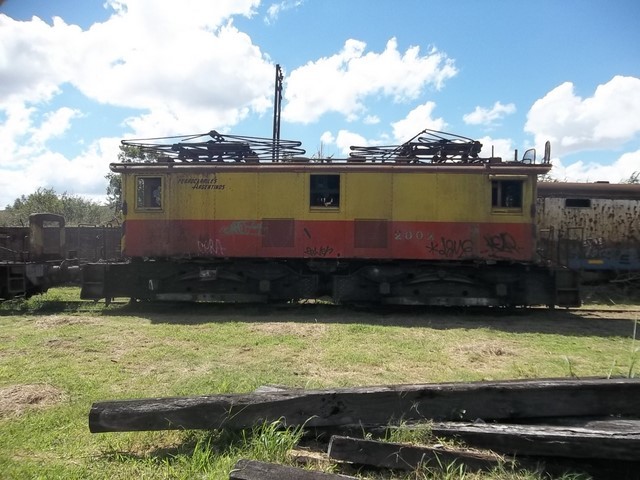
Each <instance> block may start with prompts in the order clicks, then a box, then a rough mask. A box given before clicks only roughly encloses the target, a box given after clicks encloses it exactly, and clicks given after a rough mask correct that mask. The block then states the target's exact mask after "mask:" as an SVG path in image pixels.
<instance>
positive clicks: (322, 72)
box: [282, 38, 457, 123]
mask: <svg viewBox="0 0 640 480" xmlns="http://www.w3.org/2000/svg"><path fill="white" fill-rule="evenodd" d="M380 72H385V74H384V75H380ZM456 73H457V70H456V68H455V66H454V63H453V61H452V60H451V59H449V58H448V57H447V56H446V55H445V54H443V53H441V52H438V51H437V50H435V49H432V50H431V51H429V52H428V53H427V54H425V55H421V54H420V48H419V47H410V48H408V49H407V51H406V52H404V53H403V54H402V53H401V52H399V51H398V42H397V41H396V39H395V38H392V39H391V40H389V41H388V42H387V45H386V47H385V49H384V51H383V52H381V53H375V52H368V53H367V52H366V43H364V42H361V41H358V40H353V39H350V40H347V41H346V42H345V44H344V47H343V48H342V50H341V51H340V52H338V53H337V54H335V55H332V56H330V57H324V58H321V59H319V60H317V61H315V62H309V63H307V64H306V65H303V66H302V67H300V68H297V69H295V70H293V71H292V72H291V74H290V76H289V78H288V79H287V81H286V105H285V107H284V109H283V112H282V116H283V118H284V119H285V120H287V121H290V122H300V123H312V122H315V121H316V120H318V119H319V118H320V117H321V116H322V115H324V114H327V113H330V112H337V113H339V114H341V115H343V116H344V117H345V118H347V120H349V121H354V120H356V119H358V118H360V117H361V116H362V115H366V114H367V113H366V107H365V105H364V100H365V99H366V98H367V97H370V96H372V95H384V96H386V97H389V98H391V99H393V101H395V102H406V101H409V100H414V99H416V98H417V97H418V96H419V95H420V94H421V93H422V92H423V91H424V89H425V88H427V87H428V86H431V87H433V88H435V89H439V88H442V86H443V85H444V82H445V81H446V80H448V79H449V78H451V77H453V76H454V75H456Z"/></svg>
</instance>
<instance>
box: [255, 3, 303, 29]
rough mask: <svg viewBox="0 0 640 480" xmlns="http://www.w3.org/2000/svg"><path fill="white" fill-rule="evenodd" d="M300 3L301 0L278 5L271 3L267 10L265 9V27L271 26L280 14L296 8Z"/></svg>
mask: <svg viewBox="0 0 640 480" xmlns="http://www.w3.org/2000/svg"><path fill="white" fill-rule="evenodd" d="M302 3H303V2H302V0H284V1H282V2H279V3H272V4H271V5H269V8H267V15H266V16H265V18H264V22H265V23H266V24H267V25H271V24H272V23H274V22H275V21H276V20H277V19H278V16H279V15H280V13H281V12H284V11H286V10H292V9H294V8H298V7H299V6H300V5H302Z"/></svg>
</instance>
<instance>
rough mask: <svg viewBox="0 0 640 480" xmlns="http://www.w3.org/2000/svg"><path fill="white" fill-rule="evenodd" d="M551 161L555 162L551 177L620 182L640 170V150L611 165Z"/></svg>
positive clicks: (570, 180) (557, 159) (625, 155)
mask: <svg viewBox="0 0 640 480" xmlns="http://www.w3.org/2000/svg"><path fill="white" fill-rule="evenodd" d="M551 163H552V164H553V168H552V169H551V172H550V175H551V177H552V178H555V179H558V180H561V181H567V182H597V181H608V182H611V183H619V182H624V181H626V180H628V179H629V178H630V177H631V175H633V174H634V173H636V172H640V150H636V151H634V152H628V153H625V154H623V155H622V156H620V157H619V158H618V159H617V160H616V161H614V162H613V164H611V165H601V164H598V163H595V162H585V161H582V160H578V161H575V162H572V163H569V164H568V165H565V161H563V160H561V159H559V158H554V159H553V160H552V161H551Z"/></svg>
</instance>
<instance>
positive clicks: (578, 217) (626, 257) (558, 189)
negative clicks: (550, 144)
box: [537, 182, 640, 281]
mask: <svg viewBox="0 0 640 480" xmlns="http://www.w3.org/2000/svg"><path fill="white" fill-rule="evenodd" d="M537 211H538V217H537V218H538V228H539V231H540V251H541V254H542V255H543V256H544V257H545V258H546V259H548V260H550V261H552V262H554V263H559V264H563V265H567V266H568V267H569V268H571V269H573V270H577V271H580V272H582V275H583V277H584V279H585V280H586V281H598V280H610V279H615V278H618V277H620V276H621V275H626V276H629V275H632V276H635V277H638V278H640V185H639V184H610V183H602V182H601V183H540V184H539V185H538V201H537Z"/></svg>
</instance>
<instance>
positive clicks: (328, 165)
mask: <svg viewBox="0 0 640 480" xmlns="http://www.w3.org/2000/svg"><path fill="white" fill-rule="evenodd" d="M411 160H412V159H411ZM110 168H111V170H112V171H113V172H116V173H125V174H134V173H137V174H188V173H192V174H193V173H196V174H206V173H221V172H235V173H239V172H263V173H267V172H300V173H303V172H327V173H328V172H385V173H401V172H402V173H414V172H415V173H434V174H435V173H475V174H498V175H542V174H545V173H547V172H548V171H549V170H550V169H551V164H531V163H523V162H503V161H501V160H500V159H499V158H493V159H488V161H486V162H483V163H479V162H474V163H418V162H413V161H410V159H396V160H395V161H384V162H383V161H378V162H376V161H373V160H367V161H354V159H338V160H337V159H328V160H324V161H315V160H309V159H290V160H289V161H286V162H255V163H250V162H238V163H231V162H220V163H218V162H193V163H191V162H189V163H173V162H151V163H132V162H123V163H112V164H111V165H110Z"/></svg>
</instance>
